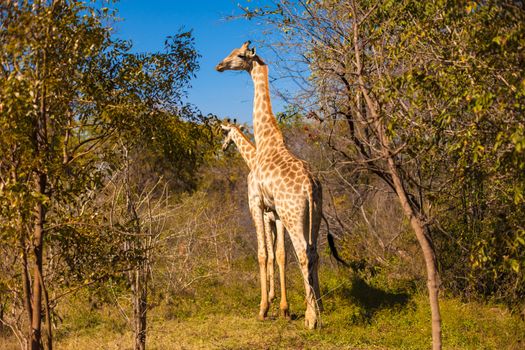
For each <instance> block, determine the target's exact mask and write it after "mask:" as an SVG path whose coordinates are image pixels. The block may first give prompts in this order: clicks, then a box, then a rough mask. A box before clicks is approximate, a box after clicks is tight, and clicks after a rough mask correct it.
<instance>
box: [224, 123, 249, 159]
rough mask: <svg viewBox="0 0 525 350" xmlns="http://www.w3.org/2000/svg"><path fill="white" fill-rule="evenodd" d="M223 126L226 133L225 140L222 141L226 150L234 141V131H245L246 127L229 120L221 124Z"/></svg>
mask: <svg viewBox="0 0 525 350" xmlns="http://www.w3.org/2000/svg"><path fill="white" fill-rule="evenodd" d="M221 128H222V132H223V134H224V141H223V142H222V151H223V152H224V151H226V150H227V149H228V147H230V145H231V144H232V143H234V140H233V135H234V133H235V132H236V131H240V132H243V131H244V127H243V126H242V125H241V126H237V125H235V124H232V123H230V122H229V121H225V122H223V123H222V124H221Z"/></svg>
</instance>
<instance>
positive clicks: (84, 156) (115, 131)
mask: <svg viewBox="0 0 525 350" xmlns="http://www.w3.org/2000/svg"><path fill="white" fill-rule="evenodd" d="M0 6H1V7H0V26H1V32H0V36H1V45H2V49H1V52H2V53H1V56H0V67H1V68H0V69H1V74H2V79H1V80H0V100H1V101H2V102H1V105H0V127H1V128H2V134H1V135H0V153H1V154H2V157H1V159H0V202H1V205H0V208H1V209H0V210H1V212H0V215H1V217H2V220H1V221H2V223H1V225H2V226H1V232H2V236H1V240H2V241H3V243H4V242H5V243H7V247H11V248H12V249H13V254H14V256H18V255H20V256H21V257H22V258H21V260H19V259H17V258H15V259H14V260H13V261H14V263H16V264H20V265H21V274H14V275H13V278H14V281H15V284H14V285H13V284H12V283H9V285H10V286H14V287H11V288H10V289H11V291H12V295H14V296H15V297H16V298H18V297H20V300H23V305H24V310H25V314H26V320H27V321H26V322H25V323H26V324H27V326H26V327H27V328H26V331H25V339H26V341H27V343H28V345H29V344H30V346H31V348H32V349H40V348H42V347H43V345H44V342H43V340H42V306H43V310H44V316H45V323H46V326H47V327H46V329H47V332H46V342H45V343H46V346H47V348H48V349H51V347H52V332H51V330H52V328H51V310H50V302H49V287H50V286H49V285H48V283H47V282H49V281H50V277H51V275H52V274H51V273H48V274H47V275H46V271H45V268H46V262H45V257H46V246H48V247H50V248H52V247H53V246H60V245H61V244H67V243H71V242H78V241H79V237H80V236H79V235H81V234H85V235H86V236H85V237H86V238H89V240H87V242H86V243H92V242H95V241H97V238H98V237H95V236H96V235H94V232H96V231H94V230H93V226H90V225H94V224H96V223H97V222H100V223H103V222H104V219H103V218H102V215H99V216H98V218H100V221H98V220H96V219H97V215H98V213H97V212H96V211H94V212H91V213H90V214H92V215H93V216H92V217H91V218H90V219H91V220H92V221H91V222H88V221H89V220H86V219H87V218H86V217H85V215H86V214H87V213H86V212H85V211H84V209H85V204H86V203H87V202H90V201H93V198H94V197H95V195H94V194H95V193H96V191H97V190H100V189H101V188H102V187H103V184H104V182H105V181H107V179H108V178H109V177H110V176H111V173H112V171H113V170H114V169H115V168H116V167H118V162H119V155H118V148H116V147H113V145H114V144H115V141H116V139H117V136H119V135H121V136H125V137H128V138H133V137H136V136H137V135H154V134H155V132H154V130H156V129H155V128H158V127H159V126H160V125H162V123H160V122H159V121H163V120H167V119H170V118H171V119H178V118H184V117H185V116H188V115H190V113H189V112H188V109H187V108H186V107H184V106H183V105H182V104H181V103H180V98H181V96H182V95H183V94H184V90H185V88H186V87H187V86H188V82H189V79H190V78H191V77H192V76H193V72H194V71H195V69H196V68H197V64H196V58H197V54H196V52H195V49H194V48H193V43H192V37H191V33H189V32H180V33H179V34H177V35H176V36H174V37H171V38H168V40H166V45H165V47H166V50H165V52H162V53H155V54H131V53H130V49H131V44H130V43H129V42H125V41H121V40H116V39H113V38H112V36H111V28H110V27H109V25H108V23H111V21H112V20H113V18H114V12H113V11H111V10H109V9H108V8H105V7H104V8H95V7H93V6H90V5H88V4H87V3H85V2H79V1H59V0H55V1H44V0H41V1H34V2H30V3H28V2H25V1H8V2H6V3H2V5H0ZM183 130H184V129H180V131H179V133H178V135H180V136H181V137H182V138H184V137H186V138H187V137H189V136H190V135H191V134H186V132H185V131H183ZM179 141H180V139H179V140H176V141H171V143H168V142H166V143H164V144H163V146H164V147H165V148H166V150H167V151H168V152H172V153H173V155H172V157H173V158H174V159H179V160H181V162H180V163H179V164H183V163H184V164H189V163H191V162H192V161H193V160H194V159H195V157H193V156H191V150H188V148H184V149H185V150H186V151H185V152H178V151H179V150H180V149H177V148H174V147H173V145H182V144H184V142H179ZM188 154H189V155H190V157H187V155H188ZM182 160H184V162H183V161H182ZM185 169H187V167H184V166H180V167H179V168H178V170H180V174H181V176H183V175H184V176H185V175H187V173H185V171H186V170H185ZM77 206H78V207H77ZM88 228H89V229H88ZM75 236H76V237H75ZM68 237H69V238H71V237H75V239H68ZM106 238H107V236H106ZM91 239H92V240H91ZM111 243H115V242H111ZM110 246H113V245H110ZM117 246H118V244H117ZM95 247H96V246H95ZM63 248H65V250H64V254H66V255H67V254H69V255H70V256H75V255H76V254H75V252H73V251H72V249H74V248H75V245H73V246H67V245H66V246H65V247H63ZM82 248H85V249H86V250H85V251H84V252H87V253H88V254H86V255H87V256H89V253H91V251H89V245H88V246H87V247H82ZM15 251H18V252H19V253H18V252H15ZM47 251H49V254H52V253H53V252H52V251H51V250H47ZM95 256H99V255H97V254H95ZM111 256H113V257H114V258H115V259H120V258H121V256H120V254H111ZM77 258H78V256H77ZM53 261H54V260H51V261H50V262H49V263H52V262H53ZM70 261H71V262H74V263H75V264H74V265H73V266H72V269H73V270H76V271H77V272H78V277H79V279H80V280H82V282H85V281H86V279H85V278H86V275H87V276H89V274H88V271H86V270H84V269H83V267H84V266H83V265H82V264H84V263H85V261H84V260H83V259H82V258H80V259H76V258H75V259H72V260H70ZM100 265H101V266H104V267H105V268H107V267H108V265H107V264H105V263H101V264H100ZM124 265H125V264H124V263H123V264H122V266H124ZM114 267H115V266H114ZM50 271H51V272H53V269H51V270H50ZM106 272H108V273H110V270H109V269H106ZM87 281H88V282H87V283H89V279H88V280H87ZM68 283H69V281H68ZM19 285H22V287H23V288H22V290H21V291H18V289H17V288H16V286H19ZM16 298H15V299H16ZM13 302H16V301H13ZM18 336H19V339H20V340H21V344H22V343H24V341H23V338H24V336H23V335H22V334H19V335H18Z"/></svg>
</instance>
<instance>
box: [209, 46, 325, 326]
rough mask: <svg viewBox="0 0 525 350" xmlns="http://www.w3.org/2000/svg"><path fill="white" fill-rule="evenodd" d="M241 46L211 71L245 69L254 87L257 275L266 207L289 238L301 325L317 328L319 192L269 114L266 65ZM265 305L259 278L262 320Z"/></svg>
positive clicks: (262, 260) (252, 202) (262, 266)
mask: <svg viewBox="0 0 525 350" xmlns="http://www.w3.org/2000/svg"><path fill="white" fill-rule="evenodd" d="M249 45H250V42H249V41H247V42H245V43H244V44H243V45H242V46H241V47H240V48H238V49H234V50H233V51H232V52H231V53H230V55H228V56H227V57H226V58H225V59H223V60H222V61H221V62H220V63H219V64H218V65H217V66H216V70H217V71H219V72H223V71H225V70H241V71H242V70H245V71H247V72H248V73H249V74H250V76H251V78H252V80H253V84H254V106H253V130H254V135H255V145H256V149H257V151H256V158H255V168H254V169H253V170H252V171H251V173H253V176H254V180H255V181H254V182H255V184H254V185H253V186H252V187H253V188H251V189H250V188H249V190H248V196H249V200H248V203H249V206H250V212H251V215H252V219H253V221H254V224H255V228H256V232H257V241H258V260H259V270H260V275H261V276H266V259H267V252H266V249H264V247H265V244H264V236H265V234H264V208H270V209H271V210H272V211H274V212H275V213H276V215H277V217H278V218H279V220H281V221H282V223H283V225H284V227H285V229H286V231H287V232H288V234H289V235H290V239H291V241H292V244H293V247H294V250H295V253H296V255H297V258H298V260H299V265H300V267H301V273H302V275H303V280H304V287H305V294H306V312H305V326H306V327H307V328H309V329H313V328H315V327H316V326H317V322H318V316H317V310H319V311H322V302H321V299H320V288H319V278H318V262H319V255H318V253H317V236H318V232H319V225H320V220H321V212H322V189H321V184H320V182H319V181H318V180H317V179H316V178H315V177H314V176H313V174H312V173H311V171H310V169H309V166H308V164H306V162H304V161H302V160H300V159H298V158H297V157H295V156H294V155H293V154H292V153H291V152H290V151H289V150H288V149H287V148H286V145H285V143H284V138H283V135H282V133H281V131H280V129H279V126H278V125H277V120H276V119H275V116H274V114H273V111H272V106H271V101H270V91H269V84H268V66H267V65H266V63H264V61H263V60H262V59H261V58H260V57H259V56H257V55H256V54H255V48H252V49H250V48H249ZM268 308H269V304H268V297H267V292H266V282H265V281H263V280H262V279H261V304H260V310H259V317H260V318H265V317H266V314H267V312H268Z"/></svg>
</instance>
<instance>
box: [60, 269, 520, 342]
mask: <svg viewBox="0 0 525 350" xmlns="http://www.w3.org/2000/svg"><path fill="white" fill-rule="evenodd" d="M295 268H296V266H291V270H293V269H295ZM290 272H291V275H292V276H291V277H290V283H289V302H290V307H291V311H292V320H291V321H285V320H282V319H279V318H278V317H276V315H277V313H278V300H276V301H274V303H273V305H272V309H271V311H270V318H269V319H268V320H266V321H263V322H260V321H257V320H256V315H257V312H258V302H259V291H258V283H257V276H256V274H255V273H253V272H249V271H247V272H239V271H237V272H232V273H231V274H228V275H227V276H224V277H225V278H223V279H221V280H219V279H216V280H208V281H206V282H205V283H201V284H200V285H199V286H198V287H197V288H196V289H195V292H194V293H188V294H187V295H184V296H175V297H173V298H172V299H171V301H170V302H166V303H162V304H161V305H159V306H156V307H155V308H153V309H152V310H151V311H150V313H149V332H148V338H147V341H148V349H159V350H160V349H366V350H369V349H370V350H372V349H407V350H409V349H414V350H421V349H430V347H431V335H430V334H431V329H430V311H429V307H428V301H427V298H426V295H425V293H424V291H425V290H424V289H422V290H418V289H417V288H416V287H414V284H413V283H398V286H396V285H390V286H388V287H386V285H389V284H391V283H387V282H385V281H384V280H381V279H380V278H375V279H371V280H363V279H359V278H355V277H354V278H353V277H351V276H343V275H340V274H338V273H336V272H333V271H322V274H321V281H322V283H323V293H325V296H324V304H325V312H324V313H323V314H322V327H321V328H320V329H318V330H315V331H308V330H306V329H304V327H303V321H304V318H303V316H304V309H305V305H304V302H303V290H302V282H301V280H300V276H299V275H298V273H296V272H294V271H290ZM407 286H408V287H407ZM83 305H85V303H84V304H82V303H81V302H80V301H78V300H77V301H76V302H71V303H70V304H69V305H67V306H66V307H65V308H64V310H63V312H65V317H64V322H63V324H62V325H61V326H60V330H59V331H58V332H57V336H56V339H57V341H56V344H55V348H56V349H58V350H61V349H63V350H66V349H71V350H73V349H75V350H81V349H131V348H132V333H131V331H130V330H129V329H128V328H127V326H126V323H125V322H124V321H123V319H122V318H121V316H120V315H119V313H118V311H117V310H116V308H113V307H111V306H105V307H103V308H102V309H101V310H97V311H91V310H89V309H87V308H86V307H85V306H83ZM441 313H442V317H443V344H444V347H443V348H444V349H451V350H452V349H454V350H456V349H472V350H481V349H498V350H500V349H516V350H517V349H523V348H525V323H524V322H523V321H522V320H520V319H519V318H518V317H516V316H514V315H511V314H510V313H509V312H508V311H506V310H505V309H504V308H503V307H501V306H497V305H484V304H479V303H463V302H461V301H459V300H458V299H454V298H447V299H442V300H441Z"/></svg>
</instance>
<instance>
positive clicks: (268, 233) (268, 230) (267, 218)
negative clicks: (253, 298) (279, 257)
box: [264, 212, 275, 303]
mask: <svg viewBox="0 0 525 350" xmlns="http://www.w3.org/2000/svg"><path fill="white" fill-rule="evenodd" d="M272 219H273V217H272V213H267V212H265V213H264V234H265V238H266V250H267V253H268V258H267V260H266V261H267V263H266V273H267V274H268V282H269V285H270V290H269V292H268V301H269V303H271V302H272V301H273V299H274V298H275V276H274V271H275V269H274V262H275V253H274V250H273V239H274V236H275V232H274V229H273V220H272Z"/></svg>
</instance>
